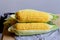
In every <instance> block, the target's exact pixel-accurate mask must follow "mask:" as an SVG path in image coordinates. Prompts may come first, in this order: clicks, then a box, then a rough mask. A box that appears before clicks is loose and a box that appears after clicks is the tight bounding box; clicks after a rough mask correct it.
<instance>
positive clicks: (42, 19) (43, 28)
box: [5, 9, 58, 35]
mask: <svg viewBox="0 0 60 40" xmlns="http://www.w3.org/2000/svg"><path fill="white" fill-rule="evenodd" d="M10 18H13V19H14V20H15V22H16V21H17V23H16V24H14V25H13V26H11V27H9V29H8V31H9V32H13V33H15V34H16V35H34V34H41V33H46V32H49V31H51V30H56V29H58V27H57V26H56V25H50V24H48V23H49V22H50V21H52V20H54V19H56V18H58V16H56V15H54V14H50V13H47V12H42V11H37V10H32V9H25V10H20V11H18V12H16V14H15V15H11V16H10ZM8 20H9V19H8ZM5 24H6V22H5Z"/></svg>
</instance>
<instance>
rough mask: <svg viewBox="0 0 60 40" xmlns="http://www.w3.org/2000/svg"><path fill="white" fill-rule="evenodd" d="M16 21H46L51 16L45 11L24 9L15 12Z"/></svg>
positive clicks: (50, 18)
mask: <svg viewBox="0 0 60 40" xmlns="http://www.w3.org/2000/svg"><path fill="white" fill-rule="evenodd" d="M15 16H16V19H17V20H18V22H48V21H51V20H52V19H53V16H52V15H51V14H49V13H47V12H42V11H37V10H32V9H25V10H20V11H18V12H16V15H15Z"/></svg>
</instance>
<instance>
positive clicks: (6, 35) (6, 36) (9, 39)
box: [1, 14, 60, 40]
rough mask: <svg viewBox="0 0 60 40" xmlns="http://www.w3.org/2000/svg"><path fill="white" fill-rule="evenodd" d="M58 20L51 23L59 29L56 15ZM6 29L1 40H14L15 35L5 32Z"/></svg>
mask: <svg viewBox="0 0 60 40" xmlns="http://www.w3.org/2000/svg"><path fill="white" fill-rule="evenodd" d="M57 15H58V16H59V18H58V19H57V20H54V21H53V22H54V23H55V24H56V25H57V26H58V27H59V26H60V14H57ZM7 29H8V27H7V26H5V27H4V29H3V34H2V39H1V40H15V35H14V34H12V33H9V32H8V31H7Z"/></svg>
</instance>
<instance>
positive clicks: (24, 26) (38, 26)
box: [14, 23, 50, 30]
mask: <svg viewBox="0 0 60 40" xmlns="http://www.w3.org/2000/svg"><path fill="white" fill-rule="evenodd" d="M14 28H16V30H49V29H50V25H49V24H46V23H16V24H15V25H14Z"/></svg>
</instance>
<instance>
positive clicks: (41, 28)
mask: <svg viewBox="0 0 60 40" xmlns="http://www.w3.org/2000/svg"><path fill="white" fill-rule="evenodd" d="M56 29H58V27H57V26H55V25H49V24H46V23H17V24H15V25H14V26H11V27H9V28H8V31H9V32H12V33H15V34H16V35H34V34H42V33H47V32H50V31H52V30H56Z"/></svg>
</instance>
